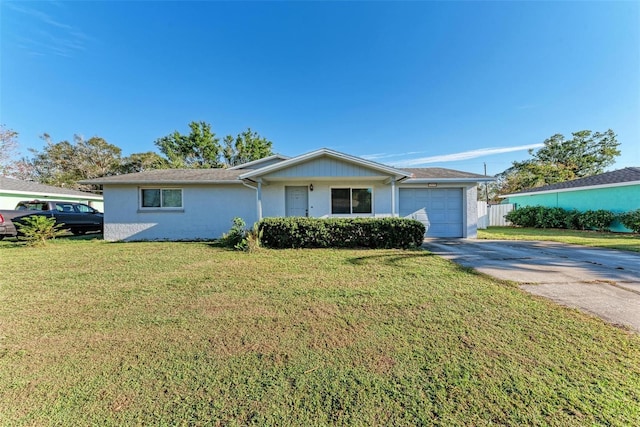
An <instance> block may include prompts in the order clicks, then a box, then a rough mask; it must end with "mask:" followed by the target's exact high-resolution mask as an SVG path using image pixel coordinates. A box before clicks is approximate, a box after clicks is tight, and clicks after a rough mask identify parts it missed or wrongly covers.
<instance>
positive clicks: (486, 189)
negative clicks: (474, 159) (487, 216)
mask: <svg viewBox="0 0 640 427" xmlns="http://www.w3.org/2000/svg"><path fill="white" fill-rule="evenodd" d="M482 164H483V165H484V176H487V162H482ZM484 195H485V197H486V198H487V206H489V182H488V181H485V182H484Z"/></svg>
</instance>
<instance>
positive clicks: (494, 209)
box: [478, 201, 513, 230]
mask: <svg viewBox="0 0 640 427" xmlns="http://www.w3.org/2000/svg"><path fill="white" fill-rule="evenodd" d="M512 210H513V204H511V203H509V204H504V205H487V203H486V202H482V201H479V202H478V228H479V229H481V230H484V229H485V228H487V227H493V226H506V225H511V223H510V222H508V221H507V220H505V219H504V216H505V215H506V214H508V213H509V212H511V211H512Z"/></svg>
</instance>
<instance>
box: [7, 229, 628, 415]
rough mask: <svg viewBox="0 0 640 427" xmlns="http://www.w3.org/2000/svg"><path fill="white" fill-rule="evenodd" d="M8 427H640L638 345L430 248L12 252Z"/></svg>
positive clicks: (168, 246) (66, 247)
mask: <svg viewBox="0 0 640 427" xmlns="http://www.w3.org/2000/svg"><path fill="white" fill-rule="evenodd" d="M0 259H1V260H2V263H3V266H2V275H0V420H2V421H1V423H2V424H5V425H51V424H54V425H128V424H144V425H175V424H185V425H187V424H188V425H209V424H213V425H327V424H332V425H335V424H338V425H484V424H492V423H496V424H507V425H517V424H534V425H535V424H538V425H540V424H543V425H563V426H566V425H621V426H622V425H639V424H640V337H638V335H635V334H631V333H628V332H626V331H623V330H620V329H616V328H614V327H612V326H609V325H607V324H605V323H603V322H601V321H599V320H597V319H595V318H592V317H589V316H586V315H583V314H581V313H579V312H577V311H573V310H569V309H566V308H562V307H559V306H556V305H554V304H552V303H550V302H547V301H545V300H542V299H538V298H535V297H532V296H530V295H528V294H526V293H524V292H522V291H520V290H519V289H517V287H515V286H512V285H510V284H507V283H500V282H498V281H494V280H491V279H488V278H486V277H484V276H481V275H476V274H473V273H472V272H469V271H467V270H465V269H463V268H460V267H457V266H456V265H455V264H452V263H450V262H448V261H445V260H443V259H440V258H438V257H436V256H433V255H430V254H429V253H428V252H424V251H399V250H376V251H374V250H282V251H273V250H263V251H260V252H258V253H255V254H247V253H238V252H230V251H226V250H223V249H220V248H217V247H215V246H212V245H210V244H208V243H106V242H103V241H98V240H91V239H86V240H82V239H60V240H58V241H56V242H55V243H53V244H51V245H50V246H48V247H45V248H27V247H20V246H18V245H16V244H15V243H12V242H0Z"/></svg>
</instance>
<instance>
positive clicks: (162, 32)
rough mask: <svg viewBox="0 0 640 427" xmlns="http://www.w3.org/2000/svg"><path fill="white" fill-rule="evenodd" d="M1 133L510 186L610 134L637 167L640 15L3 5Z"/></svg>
mask: <svg viewBox="0 0 640 427" xmlns="http://www.w3.org/2000/svg"><path fill="white" fill-rule="evenodd" d="M0 14H1V15H0V24H1V25H0V28H1V29H0V60H1V66H0V71H1V74H0V90H1V92H0V123H3V124H5V125H6V126H7V127H9V128H11V129H14V130H16V131H18V132H19V134H20V138H19V142H20V147H21V149H22V151H23V154H26V149H27V148H29V147H32V148H37V149H41V148H42V147H43V141H42V140H41V139H39V137H38V136H39V135H41V134H43V133H44V132H47V133H49V134H50V135H51V136H52V138H53V139H54V141H60V140H64V139H67V140H71V138H72V137H73V135H74V134H81V135H84V136H85V137H91V136H94V135H98V136H101V137H103V138H105V139H106V140H107V141H109V142H111V143H113V144H115V145H117V146H119V147H121V148H122V149H123V154H124V155H128V154H131V153H134V152H143V151H149V150H155V146H154V141H155V140H156V139H157V138H159V137H162V136H164V135H167V134H169V133H171V132H172V131H174V130H178V131H181V132H184V133H186V132H187V131H188V123H189V122H190V121H194V120H196V121H201V120H203V121H206V122H209V123H211V124H212V127H213V129H214V131H215V132H216V133H217V134H218V135H219V136H220V137H223V136H224V135H227V134H234V135H235V134H237V133H239V132H241V131H242V130H244V129H246V128H247V127H251V128H252V129H253V130H256V131H257V132H259V133H260V134H261V135H262V136H265V137H267V138H268V139H270V140H271V141H273V143H274V149H275V151H277V152H279V153H282V154H286V155H297V154H301V153H304V152H307V151H311V150H314V149H317V148H320V147H328V148H333V149H335V150H339V151H343V152H346V153H349V154H353V155H358V156H365V157H368V158H371V159H375V160H377V161H380V162H383V163H387V164H392V165H396V166H407V167H408V166H415V167H418V166H439V167H448V168H453V169H460V170H466V171H470V172H476V173H482V172H483V165H484V163H486V165H487V172H488V173H489V174H491V175H493V174H496V173H499V172H501V171H503V170H504V169H506V168H507V167H509V166H510V164H511V162H512V161H514V160H522V159H525V158H528V157H529V156H528V154H527V151H526V147H534V146H536V144H539V143H541V142H542V141H544V140H545V139H546V138H548V137H550V136H551V135H553V134H556V133H562V134H564V135H565V136H570V134H571V132H573V131H578V130H583V129H591V130H593V131H605V130H607V129H609V128H611V129H613V130H614V131H615V132H616V133H617V134H618V140H619V141H620V142H621V143H622V145H621V147H620V148H621V150H622V156H620V157H619V158H618V161H617V163H616V165H615V166H614V167H613V168H616V169H617V168H621V167H626V166H640V3H639V2H620V3H617V2H602V3H598V2H148V1H137V2H126V1H121V2H115V1H114V2H93V1H87V2H80V1H76V2H59V1H55V2H54V1H49V2H31V1H28V2H27V1H20V2H12V1H2V2H1V3H0Z"/></svg>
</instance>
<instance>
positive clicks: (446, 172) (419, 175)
mask: <svg viewBox="0 0 640 427" xmlns="http://www.w3.org/2000/svg"><path fill="white" fill-rule="evenodd" d="M402 170H403V171H407V172H409V173H411V174H413V176H412V177H411V178H416V179H482V180H485V179H493V178H492V177H489V176H484V175H479V174H477V173H470V172H462V171H458V170H454V169H445V168H402Z"/></svg>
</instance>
